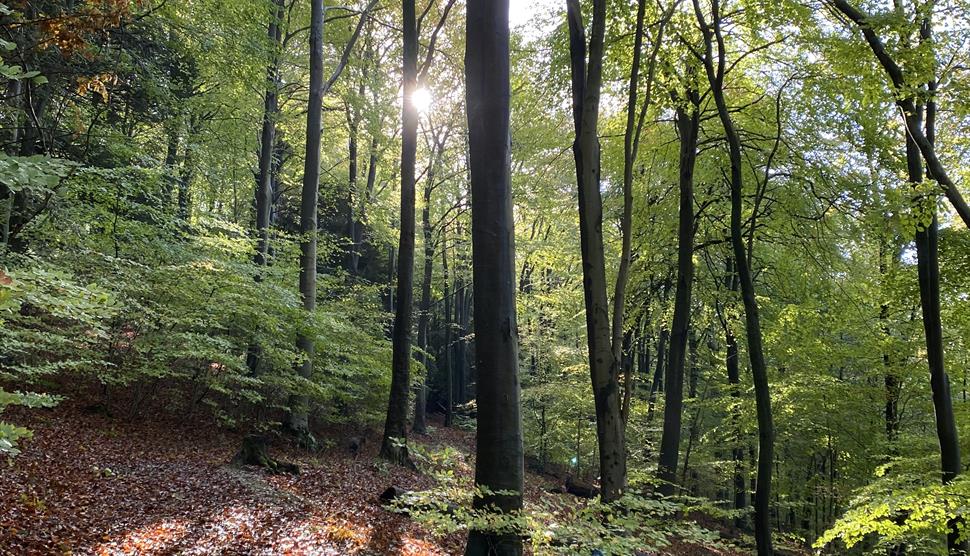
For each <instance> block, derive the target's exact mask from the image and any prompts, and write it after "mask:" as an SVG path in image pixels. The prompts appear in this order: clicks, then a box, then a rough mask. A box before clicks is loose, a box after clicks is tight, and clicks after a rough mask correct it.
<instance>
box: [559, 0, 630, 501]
mask: <svg viewBox="0 0 970 556" xmlns="http://www.w3.org/2000/svg"><path fill="white" fill-rule="evenodd" d="M566 6H567V12H568V15H567V18H568V20H569V50H570V59H571V72H572V94H573V119H574V124H575V132H576V139H575V141H574V142H573V157H574V159H575V162H576V181H577V186H578V190H579V235H580V243H581V247H582V258H583V292H584V294H585V295H584V298H585V306H586V335H587V345H588V349H589V354H588V355H589V370H590V380H591V382H592V386H593V399H594V404H595V407H596V436H597V440H598V446H599V462H600V489H601V497H602V499H603V501H604V502H612V501H614V500H616V499H618V498H619V497H620V496H621V495H622V494H623V491H624V490H625V489H626V446H625V441H624V435H623V419H622V416H621V415H620V410H621V399H620V387H619V372H620V361H618V360H617V357H616V355H615V352H614V349H613V345H612V339H613V336H612V323H611V320H610V307H609V301H608V299H607V291H606V290H607V282H606V255H605V253H604V250H603V199H602V196H601V193H600V144H599V136H598V132H597V126H598V124H599V101H600V87H601V84H602V70H603V41H604V37H605V34H606V0H593V20H592V27H591V32H590V41H589V61H588V63H587V59H586V54H587V49H586V32H585V26H584V24H583V20H582V11H581V10H582V9H581V7H580V2H579V0H567V3H566Z"/></svg>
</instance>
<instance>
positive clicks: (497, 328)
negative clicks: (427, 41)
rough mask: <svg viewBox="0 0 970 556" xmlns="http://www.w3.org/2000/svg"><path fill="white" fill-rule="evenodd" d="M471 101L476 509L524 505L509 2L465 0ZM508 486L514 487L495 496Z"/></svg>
mask: <svg viewBox="0 0 970 556" xmlns="http://www.w3.org/2000/svg"><path fill="white" fill-rule="evenodd" d="M467 9H468V12H467V15H468V18H467V24H466V25H467V27H466V39H467V40H466V50H465V75H466V90H465V91H466V92H465V95H466V107H467V113H468V138H469V155H470V157H469V163H470V167H471V193H472V273H473V278H472V279H473V281H474V283H475V292H474V295H475V342H476V349H475V360H476V369H477V370H478V377H479V380H478V387H477V393H476V397H477V402H478V433H477V435H476V438H475V485H476V486H477V487H481V488H485V489H488V490H489V491H490V492H491V493H490V494H485V495H479V496H476V497H475V500H474V502H473V505H474V507H475V508H476V509H478V510H485V509H488V508H492V509H494V510H497V511H498V512H502V513H511V512H518V511H520V510H521V509H522V487H523V475H524V468H523V467H524V466H523V451H522V418H521V415H520V409H519V407H520V403H519V397H520V396H519V339H518V325H517V323H516V318H515V317H516V315H515V294H516V287H515V228H514V222H515V220H514V217H513V215H512V180H511V154H512V148H511V141H510V139H511V136H510V129H509V104H510V98H511V88H510V84H509V34H510V32H509V0H468V4H467ZM496 492H507V493H508V494H494V493H496ZM465 554H466V555H468V556H486V555H489V556H492V555H494V556H518V555H521V554H522V537H521V536H520V534H519V533H518V532H517V531H512V532H502V533H496V532H494V531H486V530H472V531H471V532H469V535H468V544H467V545H466V547H465Z"/></svg>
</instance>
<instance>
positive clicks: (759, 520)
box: [693, 0, 775, 556]
mask: <svg viewBox="0 0 970 556" xmlns="http://www.w3.org/2000/svg"><path fill="white" fill-rule="evenodd" d="M693 3H694V13H695V15H696V17H697V22H698V24H699V25H700V28H701V33H702V35H703V37H704V47H705V53H704V57H703V63H704V69H705V71H706V73H707V78H708V81H709V83H710V85H711V92H712V94H713V96H714V103H715V105H716V107H717V113H718V117H719V118H720V120H721V125H722V126H723V127H724V136H725V138H726V139H727V143H728V153H729V155H730V160H731V182H730V184H731V248H732V251H733V253H734V262H735V265H736V267H737V272H738V283H739V284H740V286H741V301H742V303H743V304H744V320H745V329H746V334H747V341H748V358H749V359H750V361H751V375H752V380H753V382H754V393H755V405H756V409H757V416H758V482H757V487H756V489H755V502H754V529H755V533H754V536H755V542H756V544H757V547H758V555H759V556H771V554H773V552H774V550H773V548H772V544H771V519H770V518H771V473H772V469H773V466H774V447H775V428H774V423H773V420H772V415H771V392H770V390H769V385H768V367H767V365H766V364H765V359H764V348H763V346H762V337H761V317H760V312H759V309H758V300H757V298H756V297H755V291H754V279H753V278H752V275H751V268H750V266H749V263H748V251H747V249H746V247H745V243H744V233H743V230H742V217H743V214H742V213H743V211H744V206H743V194H744V175H743V164H744V161H743V159H742V153H741V138H740V136H739V135H738V132H737V128H736V127H735V126H734V121H733V119H732V116H731V112H730V110H729V109H728V106H727V102H726V101H725V99H724V74H725V67H726V56H727V52H726V47H725V45H724V37H723V33H722V29H721V9H720V0H711V15H712V21H711V25H710V26H708V24H707V22H706V21H705V17H704V14H703V11H702V10H701V6H700V0H693ZM715 41H716V42H717V59H716V61H715V58H714V56H715V54H714V43H715ZM715 64H716V68H715Z"/></svg>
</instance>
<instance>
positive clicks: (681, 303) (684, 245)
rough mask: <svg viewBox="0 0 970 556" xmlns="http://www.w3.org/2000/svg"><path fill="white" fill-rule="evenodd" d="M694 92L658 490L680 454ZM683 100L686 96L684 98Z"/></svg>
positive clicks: (669, 483)
mask: <svg viewBox="0 0 970 556" xmlns="http://www.w3.org/2000/svg"><path fill="white" fill-rule="evenodd" d="M696 96H697V95H696V94H694V93H693V92H692V91H690V90H688V91H687V97H689V99H690V102H691V104H690V105H689V106H687V107H684V106H678V108H677V131H678V133H679V135H680V216H679V218H680V223H679V226H678V232H677V236H678V240H677V241H678V245H679V246H678V251H677V289H676V291H675V293H674V321H673V325H672V327H671V333H670V358H669V359H668V361H667V373H666V377H667V380H666V381H665V382H666V386H667V389H666V391H665V392H664V400H665V403H664V424H663V434H662V435H661V438H660V466H659V468H658V471H659V478H660V480H661V481H662V482H661V483H660V487H659V489H658V490H659V492H660V493H661V494H663V495H665V496H670V495H672V494H673V493H674V483H675V481H676V480H677V461H678V459H679V456H680V436H681V421H682V420H683V412H684V365H685V363H686V359H687V357H686V356H687V339H688V335H689V334H690V305H691V293H692V287H693V284H694V164H695V162H696V161H697V132H698V127H699V125H700V119H699V110H697V109H696V108H695V106H694V104H693V103H694V101H695V100H698V99H696ZM685 100H686V99H685Z"/></svg>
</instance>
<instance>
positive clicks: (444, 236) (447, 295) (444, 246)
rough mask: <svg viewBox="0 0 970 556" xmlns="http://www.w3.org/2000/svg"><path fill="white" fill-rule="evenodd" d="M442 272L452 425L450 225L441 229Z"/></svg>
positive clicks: (447, 400)
mask: <svg viewBox="0 0 970 556" xmlns="http://www.w3.org/2000/svg"><path fill="white" fill-rule="evenodd" d="M441 272H442V274H443V276H444V296H443V301H444V312H445V314H444V319H442V321H443V328H444V340H443V343H444V346H443V349H442V350H441V351H442V356H443V358H444V364H443V365H442V366H443V367H444V373H445V426H446V427H450V426H451V425H452V422H453V421H454V417H455V416H454V408H455V370H454V368H453V367H454V366H453V365H452V359H453V358H452V348H451V327H452V320H451V276H450V275H449V274H448V226H447V225H445V226H444V227H443V228H442V229H441Z"/></svg>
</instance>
